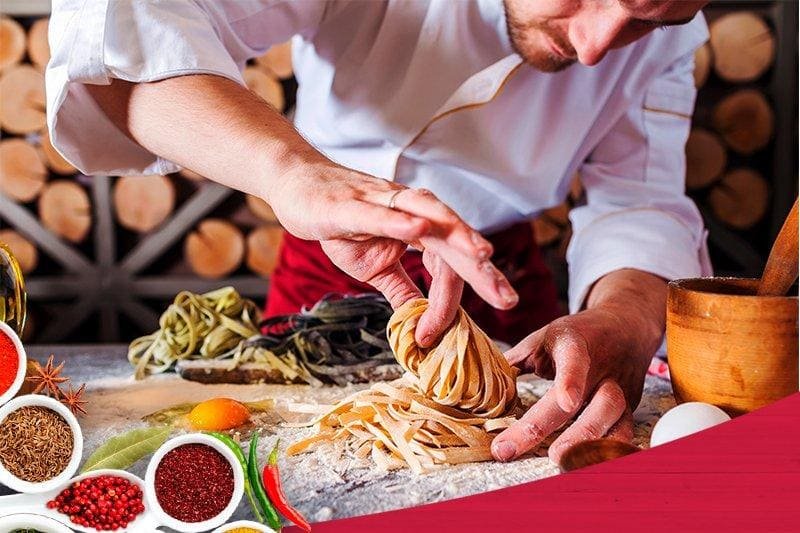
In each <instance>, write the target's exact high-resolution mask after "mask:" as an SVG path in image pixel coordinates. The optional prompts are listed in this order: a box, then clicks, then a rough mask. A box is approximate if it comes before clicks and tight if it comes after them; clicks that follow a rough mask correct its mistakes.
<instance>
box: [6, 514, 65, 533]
mask: <svg viewBox="0 0 800 533" xmlns="http://www.w3.org/2000/svg"><path fill="white" fill-rule="evenodd" d="M15 529H36V530H38V531H41V532H42V533H72V530H71V529H70V528H68V527H67V526H65V525H64V524H62V523H61V522H58V521H57V520H53V519H52V518H48V517H46V516H42V515H38V514H34V513H17V514H11V515H6V516H0V531H14V530H15Z"/></svg>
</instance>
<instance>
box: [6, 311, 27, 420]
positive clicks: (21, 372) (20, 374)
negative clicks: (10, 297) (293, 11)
mask: <svg viewBox="0 0 800 533" xmlns="http://www.w3.org/2000/svg"><path fill="white" fill-rule="evenodd" d="M0 331H2V332H3V333H5V334H6V335H8V337H9V338H10V339H11V342H12V343H14V347H15V348H16V349H17V358H18V361H19V366H18V367H17V376H16V377H15V378H14V381H13V382H11V387H10V388H9V389H8V390H7V391H5V392H4V393H2V394H0V405H3V404H4V403H6V402H7V401H9V400H10V399H11V398H13V397H14V395H15V394H17V391H19V388H20V387H22V384H23V383H24V382H25V373H26V372H27V370H28V357H27V356H26V355H25V348H24V347H23V346H22V341H20V340H19V337H18V336H17V332H16V331H14V330H13V329H11V326H9V325H8V324H6V323H5V322H0Z"/></svg>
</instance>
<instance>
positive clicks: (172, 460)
mask: <svg viewBox="0 0 800 533" xmlns="http://www.w3.org/2000/svg"><path fill="white" fill-rule="evenodd" d="M155 489H156V498H157V499H158V503H159V504H160V505H161V508H162V509H163V510H164V512H165V513H167V514H168V515H170V516H171V517H173V518H177V519H178V520H180V521H182V522H203V521H205V520H210V519H211V518H214V517H215V516H217V515H218V514H219V513H221V512H222V511H223V510H225V507H227V506H228V503H230V501H231V498H232V497H233V468H231V464H230V463H229V462H228V460H227V459H225V457H224V456H223V455H222V454H221V453H219V452H218V451H217V450H215V449H214V448H212V447H211V446H207V445H205V444H184V445H183V446H178V447H177V448H175V449H174V450H171V451H169V452H167V454H166V455H164V458H163V459H161V462H160V463H159V464H158V468H156V481H155Z"/></svg>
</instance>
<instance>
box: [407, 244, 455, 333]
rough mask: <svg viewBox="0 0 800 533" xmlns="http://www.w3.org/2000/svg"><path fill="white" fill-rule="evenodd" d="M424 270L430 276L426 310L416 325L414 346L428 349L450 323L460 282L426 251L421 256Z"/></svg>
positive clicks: (440, 261) (441, 261)
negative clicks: (415, 344)
mask: <svg viewBox="0 0 800 533" xmlns="http://www.w3.org/2000/svg"><path fill="white" fill-rule="evenodd" d="M422 260H423V263H424V264H425V268H426V269H427V270H428V272H429V273H430V274H431V277H432V281H431V288H430V291H429V292H428V309H427V310H426V311H425V312H424V313H423V314H422V316H421V317H420V319H419V323H418V324H417V329H416V333H415V337H416V340H417V344H419V345H420V346H422V347H423V348H426V347H428V346H430V345H431V344H432V343H433V342H434V341H435V340H436V339H437V338H439V336H440V335H441V334H442V332H444V330H445V329H446V328H447V326H449V325H450V323H451V322H453V319H454V318H455V316H456V312H457V311H458V305H459V302H460V301H461V293H462V292H463V290H464V281H463V280H462V279H461V278H460V277H459V276H458V274H456V273H455V272H454V271H453V269H452V268H450V266H448V265H447V263H445V262H444V261H443V260H442V259H441V258H440V257H439V256H438V255H436V254H435V253H434V252H431V251H430V250H425V251H424V252H423V254H422Z"/></svg>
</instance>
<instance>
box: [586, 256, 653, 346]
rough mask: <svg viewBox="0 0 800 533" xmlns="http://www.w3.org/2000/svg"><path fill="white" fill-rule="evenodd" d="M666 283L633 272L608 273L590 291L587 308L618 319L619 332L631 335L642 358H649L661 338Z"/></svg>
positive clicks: (647, 274) (632, 270)
mask: <svg viewBox="0 0 800 533" xmlns="http://www.w3.org/2000/svg"><path fill="white" fill-rule="evenodd" d="M666 305H667V282H666V281H664V279H663V278H660V277H658V276H656V275H654V274H650V273H648V272H643V271H641V270H634V269H622V270H616V271H614V272H610V273H608V274H606V275H605V276H603V277H602V278H600V279H599V280H598V281H597V282H596V283H595V284H594V286H593V287H592V290H591V291H590V293H589V296H588V298H587V299H586V307H587V308H588V309H604V310H607V311H610V312H612V313H614V314H615V315H617V316H618V317H620V319H621V321H622V322H621V323H620V327H621V328H623V331H621V333H622V332H630V333H632V334H633V337H634V338H635V342H636V343H637V344H639V347H638V348H639V349H640V350H641V351H642V353H643V354H646V355H652V354H653V353H654V352H655V351H656V350H657V349H658V346H659V344H660V343H661V338H662V336H663V334H664V327H665V316H666Z"/></svg>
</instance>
